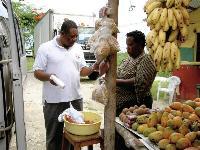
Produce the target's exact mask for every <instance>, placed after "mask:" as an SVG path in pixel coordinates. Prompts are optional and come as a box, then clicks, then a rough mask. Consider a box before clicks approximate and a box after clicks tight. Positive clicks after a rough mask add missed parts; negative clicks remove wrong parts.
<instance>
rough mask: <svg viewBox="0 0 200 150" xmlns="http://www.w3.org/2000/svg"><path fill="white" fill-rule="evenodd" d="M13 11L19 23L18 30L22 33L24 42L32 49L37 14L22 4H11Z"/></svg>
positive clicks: (30, 7)
mask: <svg viewBox="0 0 200 150" xmlns="http://www.w3.org/2000/svg"><path fill="white" fill-rule="evenodd" d="M12 6H13V11H14V13H15V16H16V17H17V19H18V21H19V26H20V29H21V30H22V32H23V37H24V42H25V43H27V44H28V45H30V48H33V33H34V27H35V25H36V23H37V22H36V20H35V19H34V18H35V16H37V15H38V13H37V12H35V11H33V10H34V9H33V8H32V6H30V5H26V4H24V3H22V2H20V1H19V2H14V1H13V2H12Z"/></svg>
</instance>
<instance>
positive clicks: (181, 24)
mask: <svg viewBox="0 0 200 150" xmlns="http://www.w3.org/2000/svg"><path fill="white" fill-rule="evenodd" d="M190 1H191V0H148V1H147V2H146V4H145V6H144V11H145V12H146V14H147V25H148V26H149V27H150V30H151V31H150V32H149V33H148V35H147V37H146V43H147V45H146V46H147V50H148V51H149V54H150V55H151V56H152V58H153V60H154V62H155V65H156V69H157V71H172V70H173V69H178V68H179V67H180V49H179V46H178V44H177V43H178V41H179V39H180V37H181V39H184V40H186V39H187V37H188V25H189V18H190V16H189V13H188V11H187V9H186V7H187V6H188V5H189V3H190Z"/></svg>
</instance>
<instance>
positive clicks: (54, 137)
mask: <svg viewBox="0 0 200 150" xmlns="http://www.w3.org/2000/svg"><path fill="white" fill-rule="evenodd" d="M71 104H72V106H73V107H74V108H75V109H76V110H78V111H81V110H83V100H82V99H79V100H74V101H71ZM69 107H70V103H69V102H62V103H47V102H45V104H44V106H43V113H44V120H45V128H46V149H47V150H60V149H61V144H62V134H63V125H64V124H63V122H58V116H59V115H60V114H61V113H62V112H63V111H64V110H65V109H67V108H69Z"/></svg>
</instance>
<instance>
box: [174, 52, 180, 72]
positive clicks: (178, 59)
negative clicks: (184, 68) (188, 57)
mask: <svg viewBox="0 0 200 150" xmlns="http://www.w3.org/2000/svg"><path fill="white" fill-rule="evenodd" d="M180 64H181V53H180V49H179V48H178V49H177V59H176V62H175V68H176V69H179V68H180Z"/></svg>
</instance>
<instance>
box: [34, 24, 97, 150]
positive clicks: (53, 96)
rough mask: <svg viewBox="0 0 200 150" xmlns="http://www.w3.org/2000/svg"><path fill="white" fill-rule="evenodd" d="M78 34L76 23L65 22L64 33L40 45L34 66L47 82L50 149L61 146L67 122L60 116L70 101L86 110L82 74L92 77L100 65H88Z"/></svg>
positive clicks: (45, 115) (46, 100)
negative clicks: (63, 121)
mask: <svg viewBox="0 0 200 150" xmlns="http://www.w3.org/2000/svg"><path fill="white" fill-rule="evenodd" d="M77 37H78V29H77V25H76V23H75V22H73V21H72V20H66V21H64V22H63V24H62V26H61V32H60V35H59V36H56V37H55V38H54V39H53V40H51V41H48V42H46V43H44V44H42V45H41V46H40V47H39V49H38V51H37V55H36V59H35V63H34V65H33V70H34V75H35V77H36V78H37V79H39V80H41V81H43V82H44V84H43V96H42V99H43V104H44V106H43V112H44V119H45V128H46V148H47V150H60V149H61V141H62V133H63V123H59V122H58V120H57V118H58V116H59V114H61V113H62V112H63V111H64V110H65V109H67V108H69V107H70V102H71V104H72V106H73V107H74V108H75V109H77V110H82V109H83V101H82V96H81V94H80V75H81V76H88V75H89V74H91V73H92V72H93V71H94V69H96V68H97V67H98V65H96V64H95V65H93V66H92V67H86V63H85V59H84V55H83V52H82V49H81V46H80V45H78V44H77V43H75V42H76V40H77ZM51 75H55V76H56V77H58V78H59V79H60V80H61V81H63V82H64V84H65V87H64V88H63V89H62V88H60V87H59V86H57V85H56V83H55V82H54V81H53V80H51V79H50V77H51ZM69 147H70V146H69Z"/></svg>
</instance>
